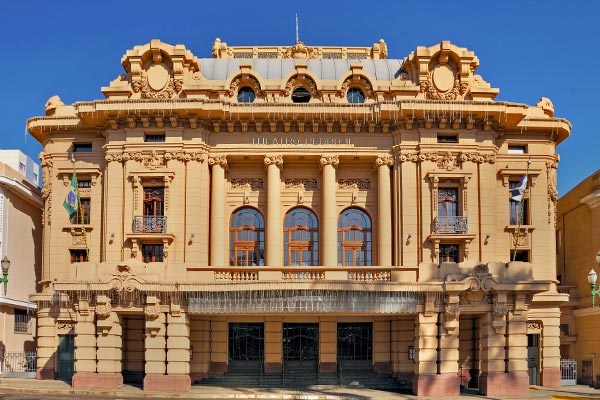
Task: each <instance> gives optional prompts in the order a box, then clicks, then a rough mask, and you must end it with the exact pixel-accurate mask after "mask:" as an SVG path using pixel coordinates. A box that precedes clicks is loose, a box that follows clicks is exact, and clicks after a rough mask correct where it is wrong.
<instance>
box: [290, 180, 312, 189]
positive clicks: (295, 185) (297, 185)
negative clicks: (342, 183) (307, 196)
mask: <svg viewBox="0 0 600 400" xmlns="http://www.w3.org/2000/svg"><path fill="white" fill-rule="evenodd" d="M285 188H286V189H302V190H317V188H318V187H317V180H316V179H312V178H310V179H306V178H287V179H286V180H285Z"/></svg>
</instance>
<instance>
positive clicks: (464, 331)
mask: <svg viewBox="0 0 600 400" xmlns="http://www.w3.org/2000/svg"><path fill="white" fill-rule="evenodd" d="M480 323H481V317H480V316H479V315H461V316H460V321H459V340H460V341H459V348H458V351H459V360H458V368H459V371H458V373H459V376H460V388H461V389H478V388H479V375H480V373H481V361H480V352H481V348H480V338H479V336H480V331H479V325H480Z"/></svg>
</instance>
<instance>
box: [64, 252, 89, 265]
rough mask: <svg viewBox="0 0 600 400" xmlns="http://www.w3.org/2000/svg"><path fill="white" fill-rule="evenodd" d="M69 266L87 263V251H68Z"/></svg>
mask: <svg viewBox="0 0 600 400" xmlns="http://www.w3.org/2000/svg"><path fill="white" fill-rule="evenodd" d="M69 255H70V260H71V264H75V263H80V262H88V261H89V253H88V250H87V249H69Z"/></svg>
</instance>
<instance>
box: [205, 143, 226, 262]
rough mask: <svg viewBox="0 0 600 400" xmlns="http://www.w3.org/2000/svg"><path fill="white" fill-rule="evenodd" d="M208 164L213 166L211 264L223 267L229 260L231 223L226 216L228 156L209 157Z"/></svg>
mask: <svg viewBox="0 0 600 400" xmlns="http://www.w3.org/2000/svg"><path fill="white" fill-rule="evenodd" d="M208 165H210V166H211V167H212V176H211V191H210V195H211V201H210V206H211V214H210V265H211V266H215V267H223V266H226V265H229V262H227V249H226V247H225V245H224V244H225V243H227V240H226V239H227V236H226V229H227V227H228V226H229V224H227V223H226V218H225V171H226V170H227V158H226V157H225V156H224V155H215V156H210V157H209V158H208Z"/></svg>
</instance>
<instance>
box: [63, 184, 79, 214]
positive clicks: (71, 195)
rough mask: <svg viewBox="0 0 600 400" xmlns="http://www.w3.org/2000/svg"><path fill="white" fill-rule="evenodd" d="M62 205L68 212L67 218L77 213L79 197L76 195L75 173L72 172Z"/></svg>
mask: <svg viewBox="0 0 600 400" xmlns="http://www.w3.org/2000/svg"><path fill="white" fill-rule="evenodd" d="M63 207H64V208H65V210H67V212H68V213H69V220H71V219H73V218H74V217H75V215H77V208H78V207H79V197H78V196H77V175H75V173H73V176H72V177H71V187H70V188H69V192H68V193H67V197H65V201H64V202H63Z"/></svg>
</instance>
